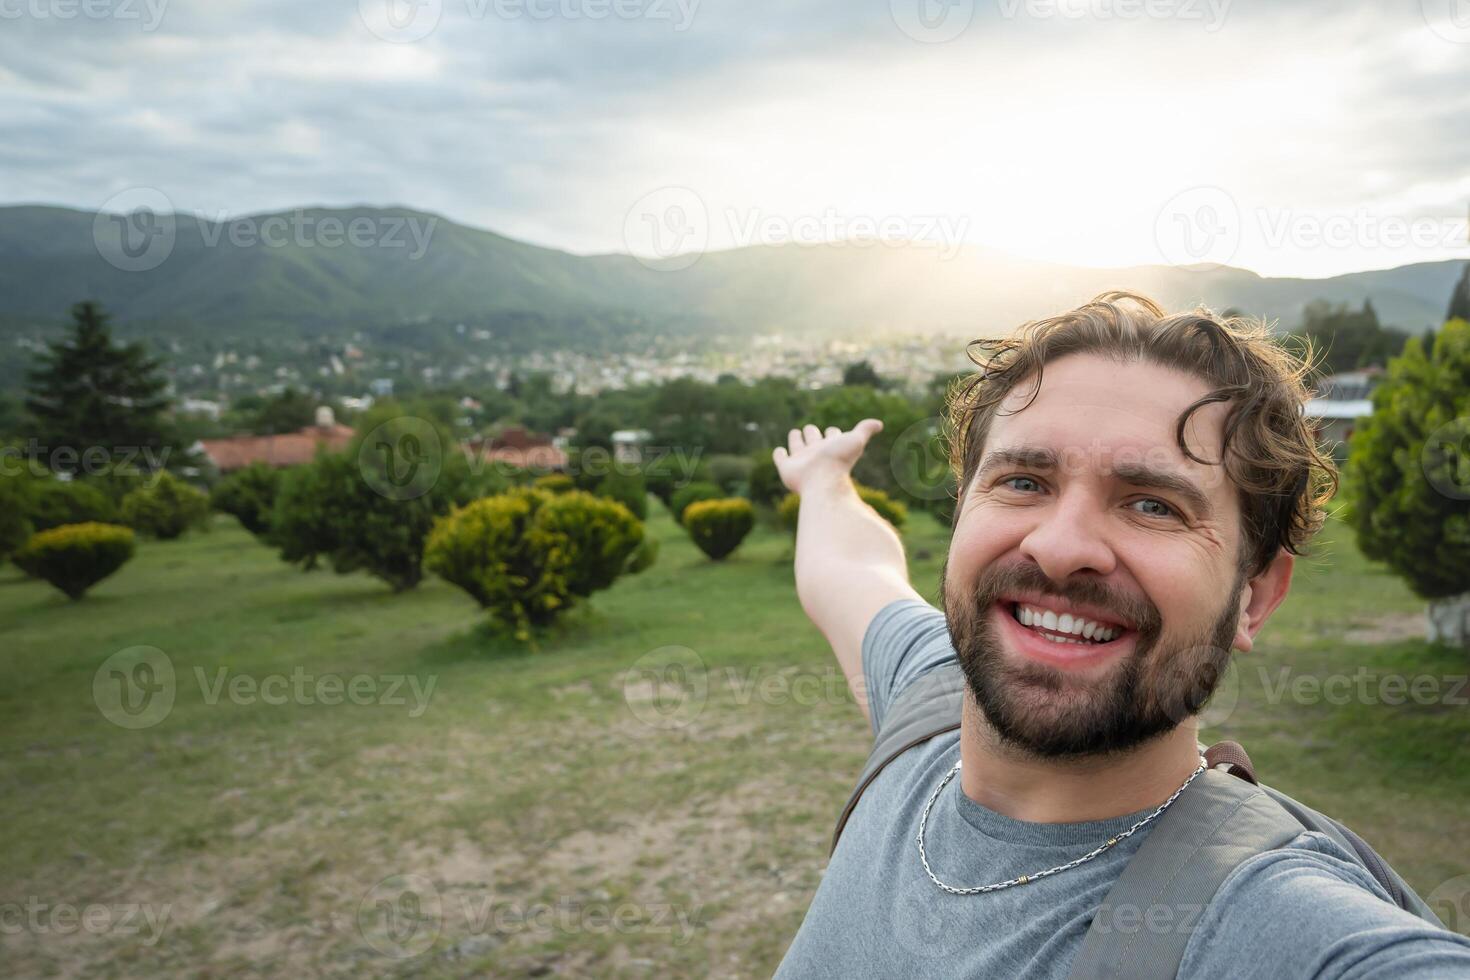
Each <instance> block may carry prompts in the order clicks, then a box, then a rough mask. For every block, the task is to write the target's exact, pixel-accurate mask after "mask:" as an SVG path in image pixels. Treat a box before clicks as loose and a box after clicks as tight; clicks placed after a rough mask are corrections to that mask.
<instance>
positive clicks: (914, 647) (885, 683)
mask: <svg viewBox="0 0 1470 980" xmlns="http://www.w3.org/2000/svg"><path fill="white" fill-rule="evenodd" d="M955 659H957V658H956V656H955V652H954V646H953V645H952V644H951V643H950V642H949V627H948V626H947V625H946V624H945V621H944V613H942V612H940V611H939V610H938V609H935V608H934V607H933V606H931V605H929V603H927V602H923V601H921V600H919V599H895V600H894V601H893V602H890V603H889V604H888V605H886V606H884V607H883V608H882V609H880V610H879V611H878V614H877V615H876V616H874V617H873V620H872V622H870V623H869V624H868V629H867V632H866V633H864V634H863V683H864V685H865V686H866V688H867V691H866V693H867V697H868V713H869V715H870V717H871V718H872V723H873V734H874V735H877V733H878V731H879V730H880V729H881V728H882V726H883V717H884V715H885V714H886V713H887V711H888V706H889V705H891V704H892V703H893V700H894V698H896V697H898V695H899V693H900V692H902V691H903V689H904V688H905V687H907V686H908V685H910V684H912V683H913V682H914V681H915V680H917V679H918V678H919V677H920V676H922V675H923V674H924V672H925V671H929V670H933V669H934V668H935V667H938V666H939V665H940V664H945V663H950V662H952V661H954V660H955Z"/></svg>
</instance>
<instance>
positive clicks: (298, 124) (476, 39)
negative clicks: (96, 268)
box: [0, 0, 1470, 275]
mask: <svg viewBox="0 0 1470 980" xmlns="http://www.w3.org/2000/svg"><path fill="white" fill-rule="evenodd" d="M69 2H73V3H77V2H79V0H0V16H3V17H5V18H6V19H5V20H4V22H3V24H0V28H3V30H0V65H3V66H4V67H3V68H0V176H3V178H4V179H3V182H0V187H3V189H4V190H3V194H4V196H5V199H6V200H7V201H9V202H22V201H25V202H46V203H59V204H67V205H73V206H78V207H83V208H90V207H96V206H98V205H99V204H101V203H102V202H103V201H104V200H106V199H107V198H108V197H109V196H111V195H112V194H114V193H116V192H118V191H119V190H122V189H125V188H127V187H132V186H148V187H154V188H157V189H159V190H160V191H162V192H163V193H164V194H166V195H167V196H168V198H169V199H170V200H171V201H173V202H174V204H175V205H176V206H177V207H179V208H181V209H184V210H193V211H201V212H204V213H207V214H210V215H216V214H241V213H251V212H259V211H265V210H275V209H285V208H289V207H295V206H299V205H309V204H355V203H382V204H388V203H396V204H405V205H409V206H414V207H420V208H425V209H429V210H434V211H438V212H441V213H443V214H445V215H447V216H449V217H451V218H453V219H455V220H460V221H464V222H467V223H471V224H478V225H482V226H488V227H492V228H494V229H495V230H497V231H500V232H502V233H505V234H509V235H512V236H514V237H521V238H526V239H528V240H532V241H536V242H538V243H542V244H548V245H553V246H557V247H564V248H569V249H572V250H577V251H588V252H591V251H619V250H623V249H624V248H625V247H626V242H625V241H624V239H623V228H624V222H625V219H626V217H627V214H628V209H629V207H630V206H631V205H632V204H633V203H634V202H635V201H637V200H639V199H640V198H642V197H644V196H645V195H647V194H648V193H649V192H650V191H654V190H657V189H658V188H660V187H663V186H680V187H688V188H691V189H693V190H694V191H695V192H696V194H697V195H698V197H699V199H700V200H701V201H702V203H703V204H704V206H705V207H706V208H707V210H708V213H709V215H710V222H711V234H710V243H711V245H712V246H713V247H724V246H728V245H733V244H740V241H739V240H738V235H735V234H732V231H731V226H732V224H737V225H738V224H739V222H740V221H744V220H745V219H746V218H748V217H749V215H750V214H751V213H752V211H759V212H760V213H761V214H764V215H767V216H771V215H774V216H776V217H777V218H779V219H781V220H784V221H786V222H788V223H790V222H791V221H794V220H798V219H801V218H803V217H805V216H811V215H817V214H821V213H823V212H824V210H828V209H835V210H836V211H837V212H839V213H841V214H845V215H849V216H858V217H864V218H883V217H885V216H891V215H899V216H903V215H908V216H926V215H942V216H945V217H947V218H949V219H951V220H955V221H958V220H959V219H960V218H963V219H965V224H966V227H967V228H968V229H969V234H970V236H971V238H972V240H974V241H976V242H978V243H982V244H986V245H991V246H994V247H998V248H1003V249H1008V250H1011V251H1016V252H1019V253H1022V254H1031V255H1039V256H1041V257H1048V258H1055V259H1058V260H1062V261H1077V262H1088V263H1092V264H1115V265H1121V264H1128V263H1132V262H1147V261H1162V257H1161V256H1160V255H1159V254H1158V247H1157V244H1156V242H1155V240H1154V239H1155V229H1154V225H1155V222H1156V220H1157V218H1158V209H1159V207H1160V205H1161V203H1162V202H1164V201H1165V200H1167V199H1169V198H1170V197H1171V196H1172V195H1174V194H1175V193H1177V192H1178V191H1181V190H1184V189H1187V188H1188V187H1190V186H1193V185H1210V186H1217V187H1221V188H1224V189H1225V190H1226V191H1227V192H1228V194H1229V195H1230V196H1231V198H1232V199H1233V200H1234V201H1236V202H1237V203H1238V205H1239V207H1240V208H1241V209H1242V210H1243V211H1244V212H1245V213H1246V214H1247V216H1248V223H1249V222H1250V220H1251V219H1249V216H1250V215H1252V214H1254V213H1255V212H1256V211H1257V210H1259V209H1267V210H1270V211H1271V213H1273V214H1279V213H1280V212H1281V211H1282V210H1283V209H1285V210H1288V211H1291V212H1292V213H1301V214H1328V215H1331V214H1335V213H1344V212H1350V211H1352V210H1353V209H1354V208H1369V209H1375V208H1376V209H1378V210H1379V211H1383V210H1384V209H1387V210H1388V212H1390V213H1392V212H1394V209H1399V210H1412V211H1413V212H1414V214H1415V215H1437V214H1456V215H1458V214H1463V212H1464V202H1463V200H1459V199H1458V198H1460V197H1462V196H1463V194H1464V193H1465V185H1464V180H1463V176H1462V175H1463V173H1464V164H1463V161H1464V160H1465V159H1466V151H1467V150H1470V145H1467V144H1470V131H1467V130H1466V129H1465V127H1463V126H1462V125H1459V122H1460V121H1461V120H1463V119H1464V118H1465V112H1466V109H1467V108H1470V105H1467V102H1470V85H1467V84H1466V82H1467V81H1470V78H1467V76H1470V59H1467V58H1465V54H1466V53H1467V52H1470V47H1467V45H1465V44H1456V43H1453V42H1452V41H1448V40H1446V39H1444V38H1443V37H1442V36H1440V35H1438V34H1436V33H1434V32H1433V31H1432V30H1430V28H1429V26H1428V25H1427V23H1426V21H1425V19H1424V18H1423V17H1422V16H1421V15H1420V14H1419V12H1418V11H1417V10H1415V9H1408V10H1404V9H1398V10H1395V9H1390V8H1382V7H1374V8H1359V9H1355V10H1350V11H1346V12H1345V11H1343V10H1342V9H1341V8H1340V7H1339V6H1336V5H1329V4H1324V3H1294V4H1278V5H1259V4H1252V5H1249V6H1246V5H1240V6H1239V8H1237V6H1236V5H1235V4H1233V3H1231V2H1230V0H1149V3H1148V4H1147V5H1146V9H1147V10H1150V11H1153V12H1155V13H1156V14H1159V16H1154V17H1148V16H1142V15H1138V14H1137V13H1136V11H1137V10H1139V9H1145V4H1144V3H1143V0H985V2H982V0H973V2H972V0H953V2H952V3H950V4H948V5H947V6H946V5H943V4H930V5H928V6H924V7H921V6H919V5H920V4H921V3H927V2H928V0H891V2H876V3H870V4H850V3H845V2H841V0H832V2H817V0H796V2H786V3H776V2H742V3H739V4H736V3H730V2H725V0H718V2H717V0H418V6H410V5H409V4H408V0H392V3H393V4H394V7H393V8H392V9H391V10H390V8H389V7H388V6H387V4H388V2H389V0H362V2H361V3H357V2H346V0H332V2H328V3H322V4H301V3H296V2H292V3H286V2H246V0H192V2H187V3H186V2H181V0H152V3H154V4H155V5H157V6H155V7H152V8H150V7H149V6H148V4H147V2H145V0H95V4H94V7H93V8H92V9H94V10H101V11H103V12H104V14H107V15H106V16H96V17H90V18H88V17H79V16H78V17H71V18H69V19H67V18H62V17H60V16H59V15H58V14H59V12H60V11H62V10H65V9H69V8H67V7H66V5H67V4H68V3H69ZM910 4H911V6H910ZM1130 4H1131V6H1130ZM128 9H130V10H132V11H133V12H135V13H136V14H137V15H138V16H136V17H124V16H123V12H124V10H128ZM150 10H154V11H157V12H159V13H160V14H161V16H159V17H158V18H157V23H156V26H154V27H153V29H147V28H148V25H149V23H150V14H149V11H150ZM17 11H19V12H20V16H13V14H15V13H16V12H17ZM1129 11H1135V13H1131V14H1130V13H1129ZM599 12H600V13H599ZM924 13H927V14H928V15H930V16H928V17H927V19H926V18H924V17H920V16H919V15H920V14H924ZM390 15H391V16H390ZM941 15H944V16H950V15H964V17H963V24H960V27H961V28H962V29H961V30H960V31H959V32H958V33H957V34H956V35H955V36H954V37H953V38H951V39H949V40H944V41H936V40H935V37H936V36H937V35H935V33H934V32H935V31H936V30H941V31H942V30H949V29H951V28H953V26H954V25H955V24H956V23H958V22H956V21H949V22H944V21H943V17H942V16H941ZM423 16H430V17H431V18H432V20H433V23H432V28H433V29H432V30H430V31H427V32H426V33H425V34H424V36H422V37H421V38H419V39H418V40H414V41H407V42H403V43H395V42H394V41H392V40H385V39H384V37H383V35H384V34H385V33H386V34H389V35H392V32H393V31H394V30H399V33H400V35H401V34H402V33H403V32H402V30H400V28H401V26H402V25H403V24H405V23H407V24H409V25H410V28H411V30H409V32H408V33H409V34H412V33H413V32H414V30H417V29H418V28H417V27H415V26H414V25H415V23H416V22H415V21H414V20H413V18H414V17H423ZM936 18H938V19H936ZM418 23H420V24H422V23H427V22H418ZM385 25H386V26H385ZM394 25H399V26H398V27H395V26H394ZM936 25H938V26H937V27H936ZM375 32H376V33H375ZM926 32H928V33H927V34H926ZM732 215H734V216H736V217H737V218H738V219H739V221H732V219H731V216H732ZM1413 216H1414V215H1406V217H1413ZM1260 238H1261V236H1260V235H1259V234H1257V235H1256V236H1255V239H1256V240H1254V241H1253V239H1252V236H1251V235H1249V234H1247V235H1245V236H1243V238H1242V245H1241V250H1240V253H1239V254H1238V255H1237V256H1236V259H1235V261H1237V262H1238V263H1240V264H1244V265H1247V266H1250V267H1253V268H1258V269H1260V270H1261V271H1265V272H1282V273H1285V272H1303V273H1306V274H1322V275H1326V274H1329V273H1332V272H1338V271H1347V270H1350V269H1353V268H1360V267H1366V266H1382V265H1397V264H1403V263H1405V262H1410V261H1416V260H1419V259H1427V258H1441V257H1445V255H1446V254H1447V250H1449V249H1450V247H1449V246H1446V247H1443V248H1421V247H1414V248H1401V249H1393V248H1390V249H1388V250H1386V251H1385V250H1383V249H1378V248H1374V247H1370V246H1369V245H1365V244H1364V243H1362V242H1354V243H1350V244H1349V246H1347V247H1340V248H1333V249H1325V250H1324V249H1322V248H1312V247H1298V246H1297V245H1295V244H1292V243H1290V242H1288V243H1286V244H1282V243H1281V242H1279V241H1278V242H1277V243H1276V244H1275V245H1271V244H1270V243H1266V244H1262V242H1261V241H1259V239H1260Z"/></svg>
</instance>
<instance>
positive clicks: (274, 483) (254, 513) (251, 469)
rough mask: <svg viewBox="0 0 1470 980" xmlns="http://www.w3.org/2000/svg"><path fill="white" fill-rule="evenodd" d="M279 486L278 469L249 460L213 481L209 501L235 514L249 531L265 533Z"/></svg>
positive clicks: (256, 534) (269, 522) (260, 535)
mask: <svg viewBox="0 0 1470 980" xmlns="http://www.w3.org/2000/svg"><path fill="white" fill-rule="evenodd" d="M280 486H281V471H280V470H278V469H275V468H274V467H270V466H267V465H266V464H264V463H251V464H250V465H249V466H247V467H245V468H244V469H240V470H236V471H235V472H233V473H231V474H230V475H229V476H227V477H225V478H224V479H222V480H220V482H219V483H216V484H215V485H214V489H213V490H211V491H210V493H209V505H210V506H211V507H213V508H214V509H215V510H217V511H219V512H220V513H222V514H229V515H231V516H232V517H234V518H235V519H236V520H238V521H239V522H240V523H241V525H243V526H244V528H245V530H247V531H249V532H250V533H251V534H254V535H255V536H257V537H265V536H266V535H267V534H269V533H270V529H271V514H272V512H273V511H274V510H275V506H276V491H277V490H278V489H280Z"/></svg>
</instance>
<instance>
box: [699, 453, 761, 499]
mask: <svg viewBox="0 0 1470 980" xmlns="http://www.w3.org/2000/svg"><path fill="white" fill-rule="evenodd" d="M754 466H755V460H753V459H751V458H750V457H749V456H733V455H730V454H727V453H719V454H716V455H714V456H711V457H710V458H709V475H710V482H711V483H714V484H717V485H718V486H719V487H720V489H722V490H724V491H725V493H726V494H728V495H730V496H737V497H738V496H744V495H745V494H746V493H747V492H748V491H749V489H750V473H751V470H752V468H754Z"/></svg>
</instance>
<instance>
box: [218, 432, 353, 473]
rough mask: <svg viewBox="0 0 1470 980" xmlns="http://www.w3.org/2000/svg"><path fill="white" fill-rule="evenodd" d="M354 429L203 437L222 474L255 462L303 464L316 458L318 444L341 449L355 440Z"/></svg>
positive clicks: (281, 464)
mask: <svg viewBox="0 0 1470 980" xmlns="http://www.w3.org/2000/svg"><path fill="white" fill-rule="evenodd" d="M353 435H354V432H353V430H352V429H351V428H350V427H349V426H345V425H333V426H326V427H321V426H315V425H313V426H308V427H306V428H305V429H302V430H301V431H299V432H287V433H283V434H281V435H276V436H235V437H233V438H230V439H201V440H200V442H201V444H202V445H203V446H204V453H205V455H206V456H208V457H209V458H210V461H211V462H213V463H214V465H215V467H216V468H217V469H218V470H219V471H220V472H221V473H228V472H230V471H231V470H238V469H240V468H242V467H245V466H249V465H250V464H251V463H265V464H266V465H268V466H275V467H281V466H300V465H301V464H303V463H310V462H311V461H312V460H314V459H316V452H317V447H318V446H324V447H326V449H327V450H328V451H329V452H340V451H342V450H343V449H346V448H347V445H348V443H350V442H351V441H352V437H353Z"/></svg>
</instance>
